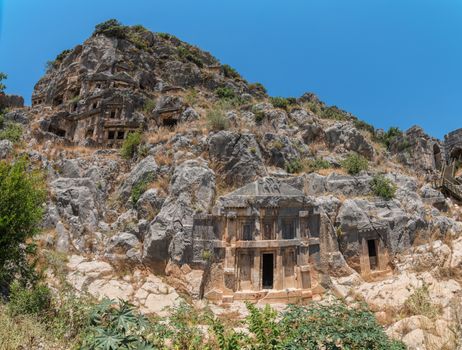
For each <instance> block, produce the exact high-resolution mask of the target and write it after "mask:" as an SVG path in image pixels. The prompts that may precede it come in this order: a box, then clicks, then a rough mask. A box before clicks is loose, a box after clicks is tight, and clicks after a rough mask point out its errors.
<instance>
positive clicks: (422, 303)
mask: <svg viewBox="0 0 462 350" xmlns="http://www.w3.org/2000/svg"><path fill="white" fill-rule="evenodd" d="M441 311H442V309H441V305H439V304H436V303H434V302H433V301H432V300H431V298H430V293H429V290H428V286H427V285H425V284H424V285H423V286H422V287H420V288H417V289H416V290H415V291H414V293H412V294H411V295H410V296H409V298H407V300H406V301H405V302H404V306H403V309H402V310H401V314H403V315H405V316H413V315H423V316H426V317H428V318H429V319H431V320H434V319H436V318H437V317H438V316H439V315H440V314H441Z"/></svg>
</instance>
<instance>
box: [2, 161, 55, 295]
mask: <svg viewBox="0 0 462 350" xmlns="http://www.w3.org/2000/svg"><path fill="white" fill-rule="evenodd" d="M0 194H1V195H0V246H1V247H2V249H0V288H5V289H8V287H9V285H10V283H11V282H12V281H13V280H14V279H15V278H18V277H19V278H22V277H23V278H29V277H31V276H33V271H31V269H30V265H29V264H28V262H27V259H26V257H27V254H28V253H30V254H32V253H34V249H33V246H31V245H26V246H25V248H24V246H23V245H24V244H25V243H26V240H27V239H28V238H30V237H33V236H34V235H35V234H37V233H38V232H39V231H40V227H39V224H40V221H41V219H42V215H43V207H42V204H43V203H44V201H45V194H46V192H45V182H44V179H43V176H42V173H41V172H39V171H37V170H34V169H33V168H31V166H30V164H29V162H28V161H27V159H26V158H19V159H17V160H15V161H13V162H12V163H8V162H6V161H0Z"/></svg>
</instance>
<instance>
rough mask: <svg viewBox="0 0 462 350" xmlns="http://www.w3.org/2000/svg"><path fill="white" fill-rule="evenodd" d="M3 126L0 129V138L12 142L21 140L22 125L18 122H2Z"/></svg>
mask: <svg viewBox="0 0 462 350" xmlns="http://www.w3.org/2000/svg"><path fill="white" fill-rule="evenodd" d="M2 124H4V128H3V129H2V130H0V140H9V141H11V142H13V143H17V142H19V141H20V140H21V136H22V131H23V130H22V126H21V124H18V123H13V122H9V123H6V124H5V123H3V122H2Z"/></svg>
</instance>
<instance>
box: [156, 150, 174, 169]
mask: <svg viewBox="0 0 462 350" xmlns="http://www.w3.org/2000/svg"><path fill="white" fill-rule="evenodd" d="M154 159H155V160H156V163H157V164H158V165H160V166H164V165H168V166H170V165H172V164H173V153H172V152H168V151H167V152H158V153H156V155H155V156H154Z"/></svg>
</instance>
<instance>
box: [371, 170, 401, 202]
mask: <svg viewBox="0 0 462 350" xmlns="http://www.w3.org/2000/svg"><path fill="white" fill-rule="evenodd" d="M371 189H372V192H373V193H374V194H375V195H376V196H379V197H382V198H383V199H386V200H390V199H393V198H394V197H395V193H396V190H397V187H396V185H395V184H394V183H393V182H392V181H391V180H390V179H388V178H386V177H385V176H384V175H381V174H380V175H375V176H374V177H373V178H372V181H371Z"/></svg>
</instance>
